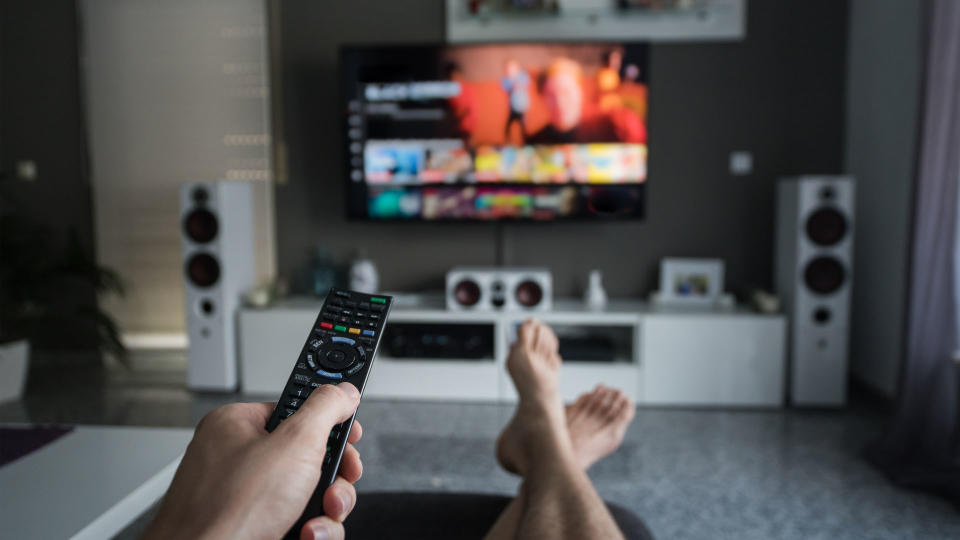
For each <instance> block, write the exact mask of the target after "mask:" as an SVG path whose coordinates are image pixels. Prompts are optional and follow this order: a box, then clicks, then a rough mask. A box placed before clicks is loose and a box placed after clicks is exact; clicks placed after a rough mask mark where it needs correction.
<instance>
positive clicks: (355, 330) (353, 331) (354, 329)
mask: <svg viewBox="0 0 960 540" xmlns="http://www.w3.org/2000/svg"><path fill="white" fill-rule="evenodd" d="M350 333H351V334H359V333H360V329H359V328H351V329H350Z"/></svg>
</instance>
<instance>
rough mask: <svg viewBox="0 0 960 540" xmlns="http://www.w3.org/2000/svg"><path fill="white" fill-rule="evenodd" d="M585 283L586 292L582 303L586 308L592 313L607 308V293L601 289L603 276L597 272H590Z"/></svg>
mask: <svg viewBox="0 0 960 540" xmlns="http://www.w3.org/2000/svg"><path fill="white" fill-rule="evenodd" d="M587 283H588V284H587V290H586V292H585V293H584V295H583V296H584V298H583V301H584V303H586V304H587V307H588V308H589V309H592V310H594V311H600V310H602V309H604V308H605V307H607V291H605V290H604V288H603V274H601V273H600V271H599V270H591V271H590V278H589V280H588V282H587Z"/></svg>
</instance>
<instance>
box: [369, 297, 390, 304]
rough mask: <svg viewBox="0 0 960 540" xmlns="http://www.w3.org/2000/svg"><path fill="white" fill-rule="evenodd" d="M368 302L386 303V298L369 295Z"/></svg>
mask: <svg viewBox="0 0 960 540" xmlns="http://www.w3.org/2000/svg"><path fill="white" fill-rule="evenodd" d="M370 303H371V304H386V303H387V299H386V298H377V297H376V296H371V297H370Z"/></svg>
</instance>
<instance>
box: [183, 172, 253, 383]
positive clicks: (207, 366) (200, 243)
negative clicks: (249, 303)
mask: <svg viewBox="0 0 960 540" xmlns="http://www.w3.org/2000/svg"><path fill="white" fill-rule="evenodd" d="M254 197H255V194H254V185H253V184H251V183H249V182H235V181H213V182H191V183H187V184H184V185H183V186H181V188H180V218H181V224H182V227H183V230H182V235H181V238H182V245H183V271H184V284H185V285H184V305H185V307H186V321H187V334H188V336H189V340H190V345H189V352H188V369H187V384H188V386H189V387H190V388H192V389H196V390H219V391H231V390H235V389H236V388H237V384H238V379H237V338H236V330H235V329H236V324H235V321H236V310H237V307H238V306H239V304H240V301H241V295H242V294H243V293H244V292H245V291H246V290H248V289H249V288H251V287H252V286H253V285H254V284H255V281H256V273H257V272H256V256H255V245H254V244H255V242H254V232H255V231H254V223H255V221H256V220H255V207H254Z"/></svg>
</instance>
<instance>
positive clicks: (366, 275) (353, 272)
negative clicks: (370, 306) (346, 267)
mask: <svg viewBox="0 0 960 540" xmlns="http://www.w3.org/2000/svg"><path fill="white" fill-rule="evenodd" d="M379 286H380V276H379V275H378V274H377V267H376V266H375V265H374V264H373V261H371V260H370V259H368V258H366V257H364V255H363V254H362V253H361V254H360V255H359V256H358V257H357V258H356V259H354V261H353V264H351V265H350V290H353V291H358V292H362V293H367V294H374V293H376V292H377V289H378V288H379Z"/></svg>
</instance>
